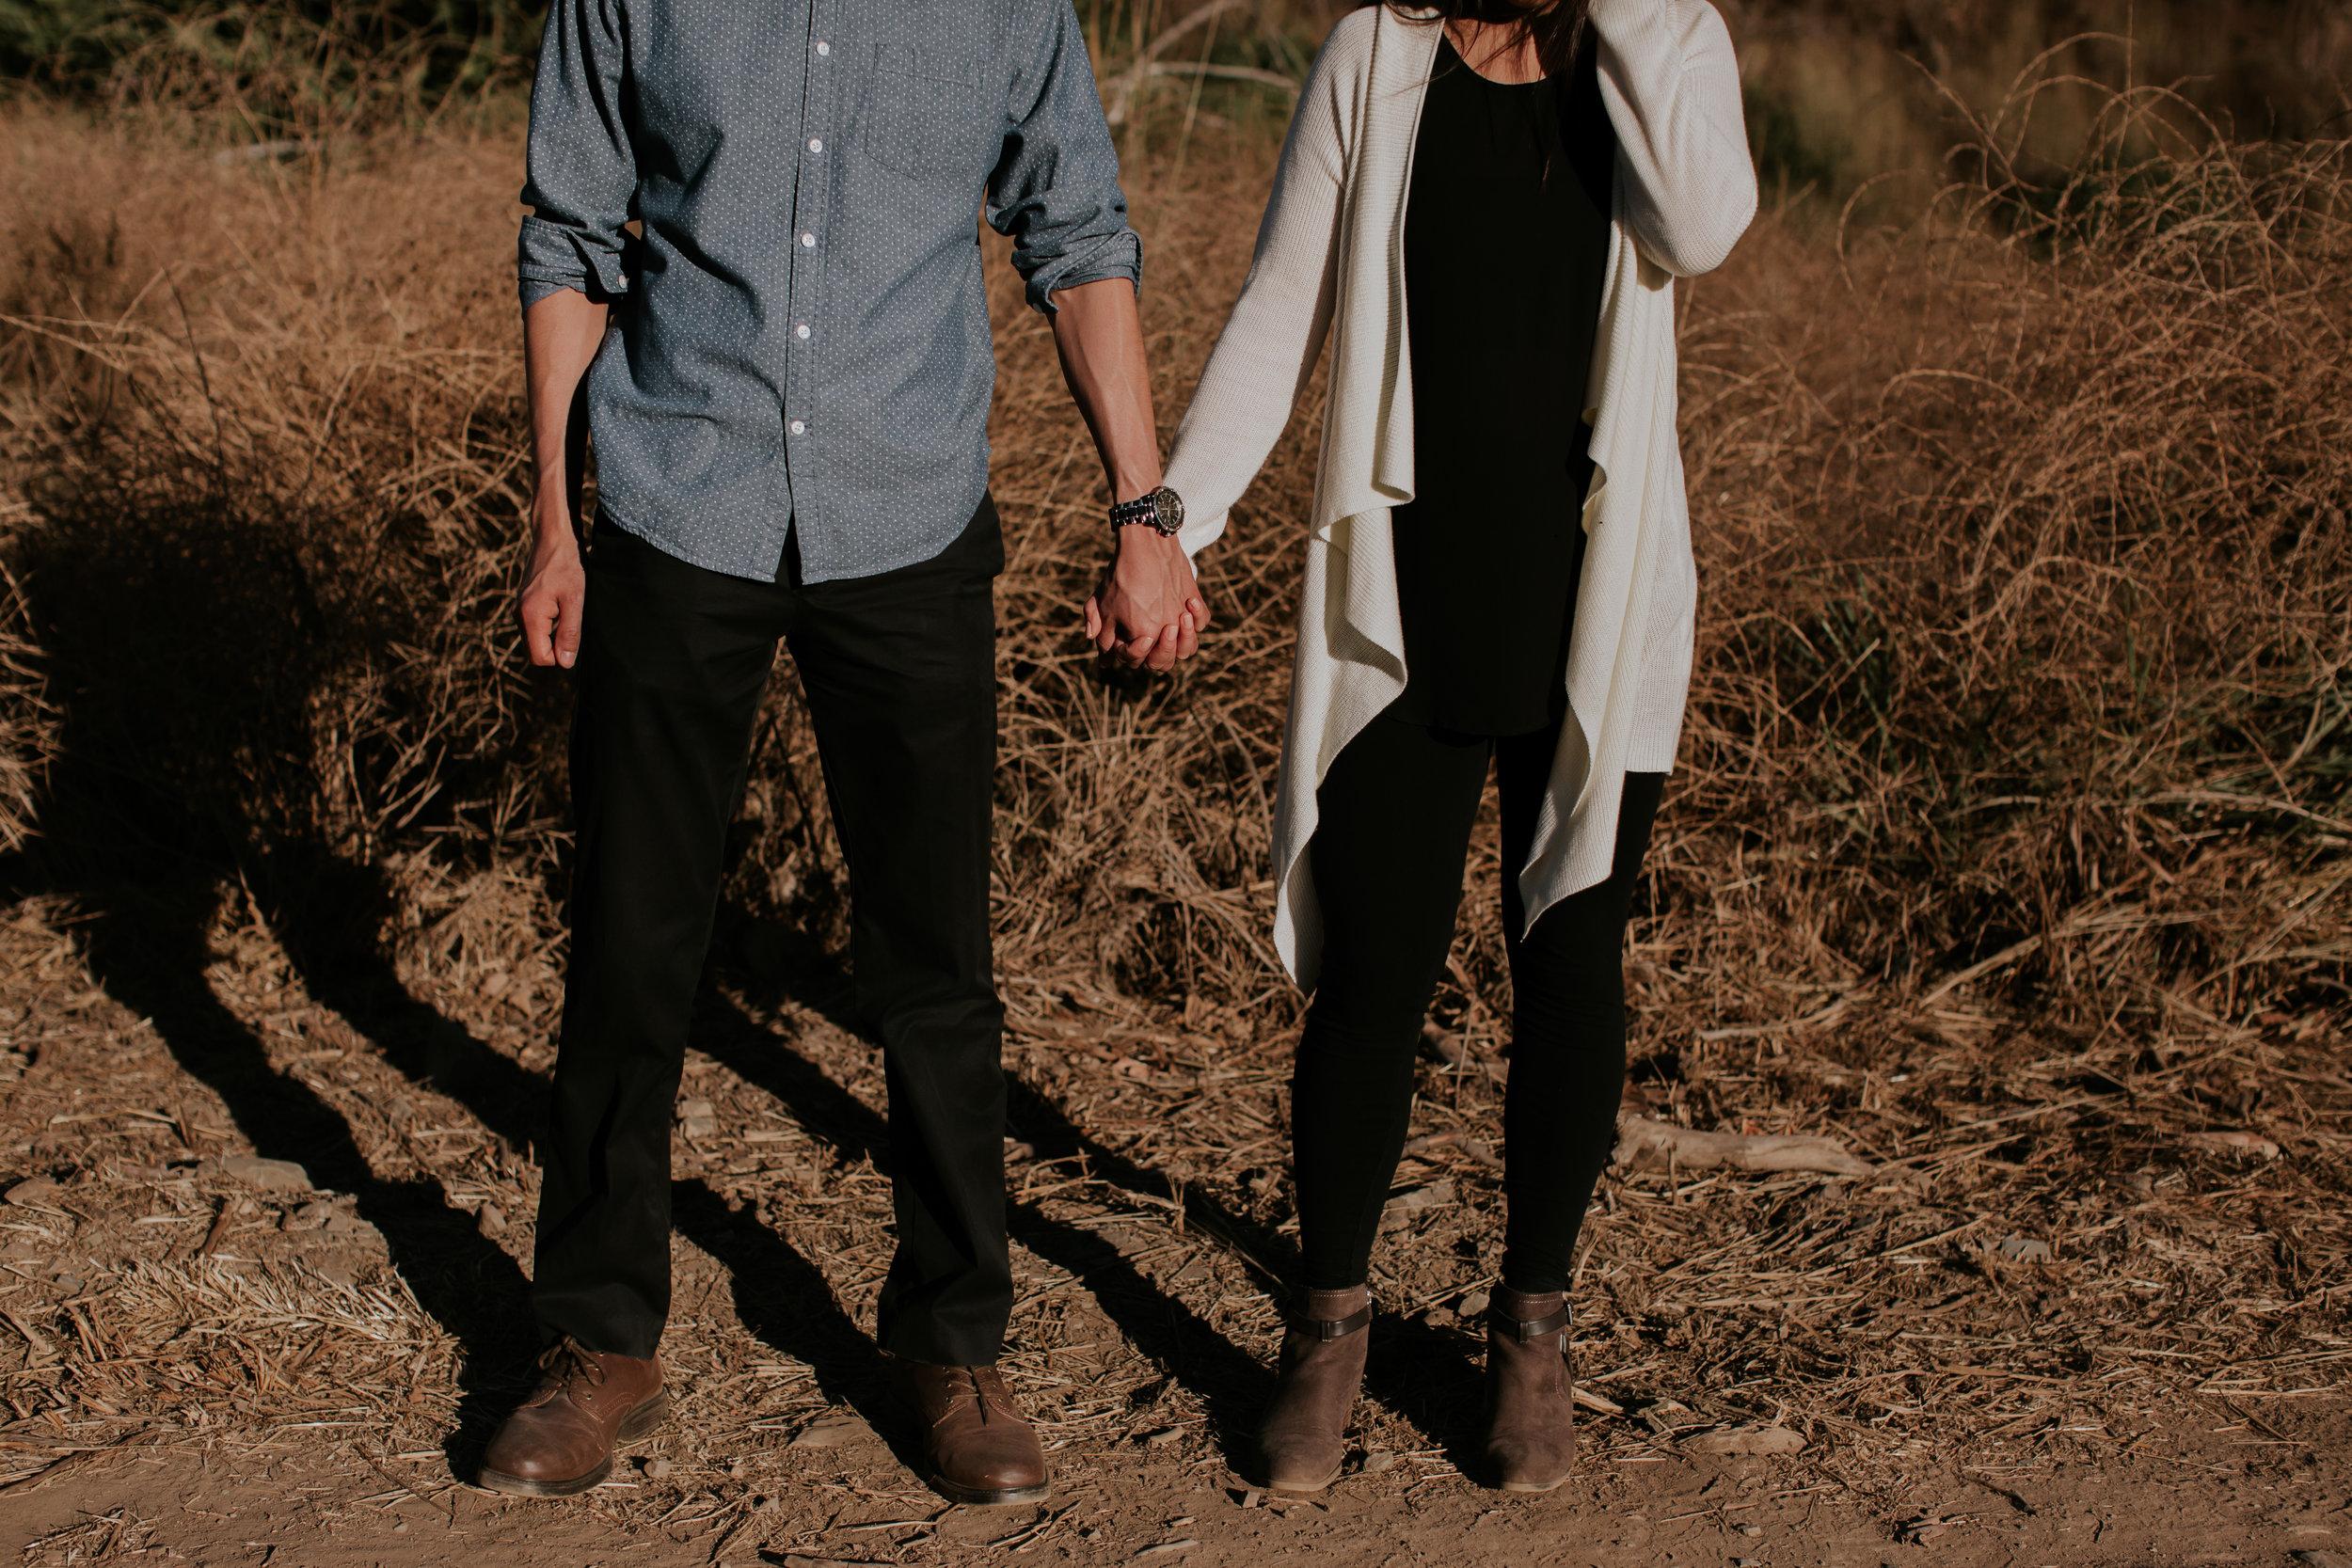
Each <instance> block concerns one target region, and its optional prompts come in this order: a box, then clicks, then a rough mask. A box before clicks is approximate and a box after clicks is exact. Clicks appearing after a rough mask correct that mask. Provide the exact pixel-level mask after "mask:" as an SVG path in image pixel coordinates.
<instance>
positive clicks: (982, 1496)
mask: <svg viewBox="0 0 2352 1568" xmlns="http://www.w3.org/2000/svg"><path fill="white" fill-rule="evenodd" d="M931 1489H932V1490H933V1491H935V1492H937V1493H938V1494H939V1495H940V1496H941V1497H945V1498H946V1499H947V1500H948V1501H949V1502H951V1503H961V1504H962V1505H963V1506H964V1507H966V1508H1014V1507H1018V1506H1019V1505H1020V1504H1022V1503H1041V1502H1043V1501H1044V1500H1045V1499H1046V1497H1047V1496H1048V1495H1050V1494H1051V1493H1052V1492H1053V1490H1054V1483H1053V1482H1052V1481H1040V1482H1039V1483H1038V1484H1037V1485H1035V1486H964V1485H961V1484H959V1483H957V1482H955V1481H949V1480H948V1479H947V1478H946V1476H943V1475H939V1474H936V1473H934V1474H933V1475H932V1477H931Z"/></svg>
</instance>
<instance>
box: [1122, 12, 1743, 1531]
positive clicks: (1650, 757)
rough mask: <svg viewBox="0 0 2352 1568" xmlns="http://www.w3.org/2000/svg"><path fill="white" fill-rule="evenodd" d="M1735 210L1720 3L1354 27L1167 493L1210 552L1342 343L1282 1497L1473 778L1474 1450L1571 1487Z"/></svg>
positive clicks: (1320, 495)
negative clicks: (1502, 1036)
mask: <svg viewBox="0 0 2352 1568" xmlns="http://www.w3.org/2000/svg"><path fill="white" fill-rule="evenodd" d="M1755 210H1756V182H1755V175H1754V171H1753V169H1752V167H1751V166H1750V163H1749V159H1748V151H1747V141H1746V133H1745V130H1744V128H1743V125H1742V121H1741V115H1740V83H1739V74H1738V68H1737V65H1736V63H1735V62H1734V60H1733V57H1732V50H1731V40H1730V38H1729V35H1728V34H1727V33H1726V32H1725V30H1724V24H1723V21H1722V19H1721V18H1720V17H1719V16H1717V14H1716V13H1715V11H1714V10H1713V9H1712V8H1710V7H1709V6H1708V4H1707V3H1706V0H1589V4H1587V0H1549V4H1545V5H1542V6H1540V7H1539V8H1535V9H1534V10H1512V9H1508V8H1503V7H1502V0H1485V3H1484V4H1482V0H1438V4H1437V6H1436V7H1435V8H1431V9H1406V8H1403V6H1402V4H1401V3H1390V4H1375V5H1374V6H1372V7H1370V8H1367V9H1364V10H1361V11H1358V12H1356V13H1355V14H1353V15H1351V16H1349V17H1347V18H1346V19H1345V20H1343V22H1341V24H1339V25H1338V27H1337V28H1335V29H1334V30H1333V32H1332V35H1331V37H1330V39H1329V40H1328V41H1327V43H1326V44H1325V45H1324V48H1323V52H1322V54H1321V55H1320V56H1319V57H1318V58H1317V59H1316V61H1315V66H1314V70H1313V71H1312V73H1311V75H1310V77H1309V79H1308V82H1307V86H1306V87H1305V90H1304V92H1303V94H1302V96H1301V99H1300V102H1299V106H1298V111H1297V115H1296V118H1295V119H1294V121H1293V122H1292V126H1291V130H1290V135H1289V138H1288V140H1287V142H1286V144H1285V145H1284V148H1283V151H1282V161H1281V166H1280V169H1279V173H1278V174H1277V176H1276V180H1275V185H1274V193H1273V197H1272V198H1271V200H1270V202H1269V203H1268V206H1267V209H1266V214H1265V221H1264V225H1263V228H1262V229H1261V230H1260V232H1259V236H1258V247H1257V253H1256V256H1255V259H1254V260H1253V261H1252V264H1251V267H1250V271H1249V277H1248V281H1247V282H1246V283H1245V284H1244V286H1243V290H1242V295H1241V298H1240V300H1239V302H1238V303H1237V304H1236V305H1235V306H1234V309H1233V313H1232V319H1231V320H1230V321H1229V322H1228V323H1227V325H1226V327H1225V330H1224V333H1223V334H1222V336H1221V337H1220V338H1219V340H1218V342H1217V346H1216V352H1215V353H1214V354H1213V355H1212V356H1210V359H1209V364H1208V368H1207V370H1206V371H1205V372H1203V374H1202V376H1201V380H1200V388H1199V389H1198V391H1197V393H1196V394H1195V397H1194V401H1193V404H1192V407H1191V409H1190V410H1189V411H1188V412H1187V414H1186V415H1185V418H1184V426H1183V428H1182V430H1181V431H1180V432H1179V433H1178V436H1177V440H1176V447H1175V451H1174V454H1173V456H1172V458H1171V460H1170V462H1169V465H1168V485H1169V487H1170V488H1171V489H1173V490H1174V491H1176V492H1177V493H1178V494H1179V495H1181V496H1183V497H1184V500H1185V505H1186V510H1187V511H1188V513H1189V515H1190V517H1191V519H1192V521H1191V522H1190V523H1189V524H1188V526H1187V527H1186V528H1185V529H1184V545H1185V547H1186V548H1187V550H1188V551H1190V552H1196V553H1197V552H1198V551H1199V550H1200V548H1202V547H1203V546H1206V545H1208V544H1209V543H1210V542H1212V541H1213V540H1215V539H1216V537H1217V535H1218V534H1219V533H1221V532H1222V531H1223V529H1224V524H1225V518H1226V515H1227V513H1228V511H1229V510H1230V509H1231V507H1232V504H1233V502H1234V501H1235V500H1236V499H1238V498H1239V497H1240V495H1241V493H1242V491H1243V490H1244V488H1245V487H1246V486H1247V485H1248V483H1249V482H1250V481H1251V479H1252V478H1254V477H1255V475H1256V473H1257V471H1258V469H1259V467H1261V466H1262V465H1263V463H1264V461H1265V458H1266V454H1267V453H1268V451H1271V450H1272V448H1273V445H1274V442H1275V439H1276V438H1277V436H1279V435H1280V433H1281V429H1282V426H1283V424H1284V423H1285V422H1286V420H1288V418H1289V415H1290V411H1291V404H1292V403H1293V402H1294V400H1295V397H1296V394H1297V391H1298V388H1300V387H1302V386H1303V385H1305V383H1306V381H1307V378H1308V375H1309V373H1310V372H1311V370H1312V369H1313V366H1314V361H1315V359H1316V357H1317V356H1318V354H1319V352H1320V350H1321V348H1322V344H1323V341H1324V339H1325V337H1326V336H1328V337H1329V338H1330V339H1331V345H1332V355H1331V376H1330V395H1329V404H1328V409H1327V415H1326V418H1325V425H1324V436H1323V454H1322V462H1321V467H1320V468H1319V470H1318V473H1317V478H1316V485H1315V497H1314V510H1313V515H1312V517H1311V527H1312V532H1311V538H1310V541H1309V544H1308V551H1307V572H1306V583H1305V592H1304V597H1303V601H1302V606H1301V610H1300V618H1299V637H1298V655H1297V663H1296V670H1295V681H1294V687H1293V690H1292V695H1291V712H1290V721H1289V729H1288V734H1287V736H1286V737H1285V743H1284V750H1283V778H1282V784H1281V800H1280V807H1279V816H1278V820H1277V826H1276V835H1275V839H1276V843H1275V854H1276V857H1277V860H1276V867H1277V873H1278V887H1279V893H1278V895H1277V904H1276V913H1275V936H1276V942H1277V945H1278V946H1279V950H1280V952H1281V954H1282V957H1283V959H1284V961H1285V963H1286V964H1288V965H1289V967H1290V970H1291V973H1292V974H1293V975H1294V976H1295V978H1296V979H1297V980H1298V982H1299V983H1300V984H1301V985H1302V986H1305V987H1309V988H1311V989H1312V990H1313V991H1314V999H1313V1002H1312V1004H1311V1006H1310V1008H1309V1011H1308V1015H1307V1025H1306V1031H1305V1034H1304V1036H1303V1037H1302V1038H1301V1040H1300V1042H1299V1048H1298V1060H1297V1067H1296V1075H1295V1081H1294V1097H1293V1128H1294V1136H1295V1142H1296V1148H1295V1170H1296V1180H1297V1192H1298V1219H1299V1243H1300V1250H1301V1252H1302V1254H1303V1259H1304V1274H1305V1277H1304V1278H1303V1280H1302V1281H1301V1282H1300V1289H1299V1292H1298V1295H1297V1298H1296V1300H1295V1305H1294V1307H1293V1310H1292V1315H1291V1322H1290V1328H1289V1332H1288V1333H1287V1334H1286V1336H1285V1338H1284V1340H1283V1345H1282V1353H1281V1363H1280V1369H1279V1384H1278V1388H1277V1392H1276V1395H1275V1399H1274V1403H1273V1407H1272V1409H1271V1411H1270V1412H1269V1414H1268V1416H1267V1418H1266V1421H1265V1425H1264V1428H1263V1433H1262V1442H1263V1448H1264V1450H1265V1455H1264V1457H1265V1461H1266V1465H1267V1468H1268V1470H1269V1472H1270V1474H1269V1477H1268V1479H1269V1481H1270V1483H1271V1484H1272V1485H1273V1486H1274V1487H1275V1488H1276V1489H1278V1490H1281V1491H1287V1492H1312V1491H1317V1490H1320V1489H1321V1488H1322V1487H1324V1486H1326V1485H1327V1484H1328V1483H1329V1482H1330V1481H1331V1480H1332V1479H1333V1478H1334V1477H1336V1476H1337V1475H1338V1473H1339V1468H1340V1463H1341V1460H1342V1458H1343V1455H1344V1453H1345V1451H1346V1449H1345V1440H1344V1434H1345V1432H1346V1429H1347V1424H1348V1418H1349V1415H1350V1412H1351V1410H1352V1408H1353V1405H1354V1402H1355V1397H1356V1393H1357V1389H1358V1386H1359V1383H1360V1382H1361V1378H1362V1372H1363V1365H1364V1342H1365V1339H1366V1338H1367V1336H1366V1335H1365V1333H1364V1329H1365V1325H1366V1324H1367V1323H1369V1322H1370V1319H1371V1302H1370V1298H1369V1294H1368V1291H1367V1288H1366V1283H1365V1281H1366V1278H1367V1275H1368V1271H1369V1267H1370V1257H1371V1249H1372V1241H1373V1237H1374V1234H1375V1229H1376V1228H1377V1226H1378V1223H1379V1217H1380V1212H1381V1207H1382V1204H1383V1202H1384V1200H1385V1199H1386V1197H1387V1196H1388V1189H1389V1183H1390V1181H1391V1179H1392V1177H1393V1175H1394V1173H1395V1169H1396V1163H1397V1160H1398V1157H1399V1154H1400V1152H1401V1149H1402V1145H1403V1142H1404V1138H1405V1133H1406V1117H1407V1115H1408V1112H1409V1110H1410V1106H1411V1101H1412V1093H1413V1055H1414V1049H1415V1046H1416V1044H1417V1042H1418V1039H1419V1036H1420V1031H1421V1022H1422V1014H1423V1012H1424V1011H1425V1009H1426V1008H1427V1006H1428V1004H1429V999H1430V997H1431V995H1432V993H1433V992H1434V990H1435V989H1436V985H1437V980H1438V974H1439V973H1440V971H1441V969H1442V967H1443V965H1444V962H1445V958H1446V951H1447V947H1448V945H1449V943H1450V942H1451V940H1452V936H1453V930H1454V914H1455V911H1456V907H1457V904H1458V902H1459V899H1460V894H1461V885H1462V869H1463V864H1464V861H1465V857H1466V855H1467V853H1468V847H1469V840H1470V829H1471V825H1472V822H1473V819H1474V818H1475V816H1476V814H1477V810H1478V802H1479V798H1480V794H1481V791H1482V789H1483V788H1484V785H1485V779H1486V764H1487V758H1488V757H1489V755H1491V756H1492V757H1493V758H1494V759H1495V764H1496V768H1497V770H1498V774H1499V785H1500V790H1501V795H1502V849H1503V866H1504V872H1505V874H1504V878H1503V884H1502V905H1503V919H1504V926H1505V930H1506V932H1507V935H1508V941H1509V955H1510V961H1511V974H1512V986H1513V990H1514V993H1515V996H1516V1004H1515V1007H1514V1016H1513V1034H1514V1045H1513V1051H1512V1057H1511V1078H1510V1085H1509V1091H1508V1094H1507V1096H1506V1099H1505V1104H1504V1111H1503V1133H1504V1138H1505V1152H1506V1160H1505V1165H1506V1169H1505V1175H1504V1182H1503V1186H1504V1193H1505V1196H1506V1202H1507V1205H1508V1218H1507V1222H1506V1227H1505V1253H1504V1261H1503V1270H1502V1289H1500V1290H1498V1291H1495V1292H1494V1293H1493V1297H1492V1301H1493V1307H1492V1309H1491V1311H1490V1312H1489V1314H1488V1316H1487V1321H1486V1385H1487V1395H1488V1419H1489V1429H1488V1437H1487V1443H1486V1452H1487V1456H1488V1458H1489V1461H1490V1462H1491V1464H1492V1465H1493V1467H1494V1470H1495V1480H1496V1481H1498V1483H1499V1484H1501V1485H1502V1486H1503V1487H1504V1488H1506V1489H1509V1490H1513V1491H1532V1492H1542V1491H1549V1490H1550V1489H1551V1488H1553V1487H1555V1486H1557V1485H1559V1484H1560V1482H1561V1481H1564V1480H1565V1479H1566V1477H1567V1474H1568V1470H1569V1465H1570V1462H1571V1460H1572V1458H1573V1456H1574V1451H1575V1433H1574V1423H1573V1417H1572V1406H1571V1403H1570V1397H1569V1396H1570V1386H1569V1371H1568V1367H1567V1361H1566V1356H1567V1338H1568V1336H1567V1323H1568V1309H1567V1306H1566V1303H1565V1291H1566V1289H1567V1285H1568V1275H1569V1268H1570V1261H1571V1259H1572V1258H1573V1256H1574V1253H1575V1247H1576V1236H1577V1228H1578V1225H1579V1223H1580V1222H1581V1218H1582V1216H1583V1212H1584V1209H1585V1206H1586V1204H1587V1203H1588V1202H1589V1201H1590V1199H1591V1196H1592V1191H1593V1186H1594V1183H1595V1182H1596V1181H1597V1180H1598V1176H1599V1172H1600V1169H1601V1166H1602V1164H1604V1163H1605V1161H1606V1160H1607V1157H1608V1151H1609V1148H1610V1145H1611V1141H1612V1136H1613V1126H1614V1121H1615V1117H1616V1111H1617V1103H1618V1098H1619V1096H1620V1094H1621V1093H1622V1088H1623V1082H1624V1075H1625V1010H1624V974H1623V969H1622V960H1621V949H1622V944H1623V940H1624V929H1625V919H1626V911H1627V903H1628V899H1629V894H1630V890H1631V887H1632V883H1633V879H1634V878H1635V876H1636V874H1637V872H1638V869H1639V866H1640V862H1641V857H1642V853H1643V850H1644V848H1645V846H1646V844H1647V842H1648V835H1649V824H1650V816H1651V814H1652V813H1653V811H1655V809H1656V807H1657V805H1658V800H1659V794H1660V789H1661V784H1662V782H1663V778H1664V775H1665V773H1666V771H1667V770H1668V769H1669V768H1671V767H1672V766H1673V762H1674V752H1675V746H1676V743H1677V739H1678V737H1679V735H1680V731H1681V722H1682V706H1683V698H1684V693H1685V689H1686V688H1687V686H1688V683H1689V676H1690V665H1691V641H1692V610H1693V606H1694V602H1695V598H1696V578H1695V575H1694V574H1693V572H1692V562H1691V543H1690V524H1689V517H1688V514H1687V512H1686V510H1685V506H1684V499H1683V482H1682V469H1681V459H1680V454H1679V452H1678V451H1677V443H1676V435H1675V351H1674V295H1673V278H1674V277H1675V276H1677V275H1679V276H1684V277H1688V276H1691V275H1692V274H1696V273H1701V272H1705V271H1707V270H1708V269H1709V268H1711V267H1713V266H1715V265H1716V264H1717V263H1718V262H1720V261H1722V260H1723V259H1724V255H1725V254H1726V253H1728V251H1729V250H1730V248H1731V245H1732V244H1733V242H1734V241H1735V240H1737V239H1738V238H1739V236H1740V231H1741V230H1744V229H1745V228H1746V226H1747V223H1748V220H1749V219H1750V218H1751V217H1752V216H1753V215H1754V214H1755Z"/></svg>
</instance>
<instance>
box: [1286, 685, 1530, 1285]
mask: <svg viewBox="0 0 2352 1568" xmlns="http://www.w3.org/2000/svg"><path fill="white" fill-rule="evenodd" d="M1487 752H1488V742H1487V741H1486V740H1485V739H1484V738H1483V737H1471V736H1446V735H1443V734H1440V733H1438V732H1433V731H1431V730H1430V729H1428V728H1427V727H1425V726H1422V725H1416V724H1406V723H1399V722H1396V721H1391V720H1388V719H1375V721H1373V722H1372V723H1371V724H1369V725H1367V726H1365V728H1364V730H1363V733H1362V734H1360V735H1359V736H1357V737H1356V738H1355V739H1354V740H1352V741H1350V742H1349V743H1348V746H1347V748H1346V750H1344V751H1343V752H1341V753H1340V755H1339V757H1338V759H1337V760H1336V761H1334V762H1333V763H1332V765H1331V770H1330V772H1329V773H1328V774H1327V776H1326V777H1325V779H1324V782H1323V786H1322V788H1321V789H1320V790H1319V791H1318V792H1317V794H1316V803H1317V810H1318V814H1319V819H1318V821H1317V822H1316V825H1315V836H1314V839H1313V841H1312V842H1311V844H1310V845H1309V846H1308V851H1307V852H1308V856H1309V863H1310V870H1311V874H1312V875H1313V877H1314V879H1315V898H1316V901H1317V903H1318V904H1319V905H1320V906H1321V908H1322V911H1323V933H1324V934H1323V968H1322V973H1321V974H1320V975H1319V976H1318V978H1317V981H1316V986H1315V995H1314V1000H1313V1002H1312V1003H1311V1005H1310V1006H1308V1009H1307V1023H1306V1028H1305V1031H1304V1032H1303V1033H1302V1034H1301V1036H1300V1037H1299V1041H1298V1060H1297V1065H1296V1068H1295V1072H1294V1075H1293V1078H1292V1091H1291V1126H1292V1138H1293V1141H1294V1146H1295V1150H1294V1159H1295V1168H1296V1180H1297V1186H1298V1241H1299V1250H1300V1252H1301V1254H1302V1256H1303V1261H1304V1264H1305V1278H1304V1281H1303V1283H1304V1285H1305V1287H1306V1288H1307V1289H1308V1290H1311V1291H1343V1290H1348V1289H1351V1288H1352V1287H1355V1286H1358V1285H1360V1284H1362V1283H1363V1282H1364V1278H1365V1274H1366V1271H1367V1270H1368V1269H1369V1268H1370V1266H1371V1259H1372V1243H1373V1238H1374V1236H1375V1233H1376V1232H1377V1230H1378V1228H1379V1224H1380V1211H1381V1208H1382V1206H1383V1205H1384V1204H1385V1203H1386V1202H1387V1199H1388V1194H1389V1184H1390V1182H1391V1180H1394V1178H1395V1175H1396V1163H1397V1159H1398V1156H1399V1154H1400V1153H1401V1152H1402V1150H1403V1148H1404V1144H1405V1132H1406V1122H1407V1120H1408V1118H1409V1117H1410V1116H1411V1113H1412V1102H1413V1057H1414V1052H1415V1050H1416V1048H1417V1047H1418V1045H1419V1042H1420V1039H1421V1027H1422V1016H1423V1015H1424V1014H1425V1013H1426V1012H1427V1011H1428V1008H1429V998H1430V996H1431V994H1432V993H1433V992H1434V991H1435V990H1436V989H1437V985H1438V975H1439V974H1440V973H1441V972H1442V971H1443V970H1444V967H1445V956H1446V950H1447V949H1448V947H1450V946H1451V945H1452V943H1453V940H1454V914H1455V912H1456V911H1457V910H1458V909H1459V908H1460V905H1461V897H1462V865H1463V862H1464V859H1465V857H1466V855H1467V853H1468V851H1469V847H1470V826H1471V823H1472V822H1473V821H1474V820H1475V818H1476V817H1477V815H1478V800H1479V796H1480V794H1481V792H1482V791H1483V790H1484V788H1485V786H1486V756H1487Z"/></svg>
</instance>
